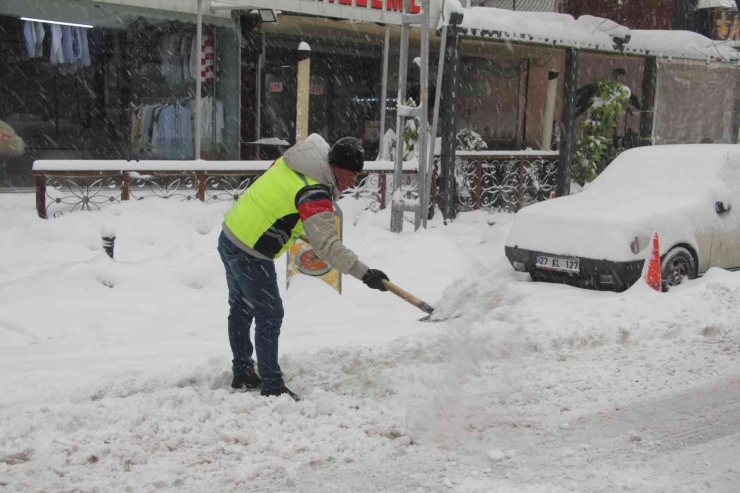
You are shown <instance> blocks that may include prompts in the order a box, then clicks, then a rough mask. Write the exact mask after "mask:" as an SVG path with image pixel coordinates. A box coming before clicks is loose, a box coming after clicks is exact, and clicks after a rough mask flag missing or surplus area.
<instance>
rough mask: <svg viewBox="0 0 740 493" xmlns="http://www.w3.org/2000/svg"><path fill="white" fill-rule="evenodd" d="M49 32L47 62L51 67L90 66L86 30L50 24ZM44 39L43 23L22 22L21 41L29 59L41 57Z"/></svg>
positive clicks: (90, 60)
mask: <svg viewBox="0 0 740 493" xmlns="http://www.w3.org/2000/svg"><path fill="white" fill-rule="evenodd" d="M49 30H50V32H51V47H50V52H49V62H50V63H51V64H52V65H62V64H65V65H74V66H76V67H89V66H90V65H92V59H91V57H90V46H89V43H88V39H87V36H88V29H87V28H84V27H72V26H61V25H59V24H51V25H50V26H49ZM45 37H46V30H45V28H44V23H42V22H34V21H23V40H24V43H25V47H26V55H27V56H28V58H29V59H31V58H41V57H43V54H44V53H43V51H44V38H45Z"/></svg>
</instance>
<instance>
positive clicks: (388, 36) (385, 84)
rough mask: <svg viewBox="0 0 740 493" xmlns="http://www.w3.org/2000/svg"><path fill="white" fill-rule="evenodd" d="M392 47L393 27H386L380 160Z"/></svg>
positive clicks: (383, 141) (381, 100)
mask: <svg viewBox="0 0 740 493" xmlns="http://www.w3.org/2000/svg"><path fill="white" fill-rule="evenodd" d="M390 45H391V26H389V25H388V24H386V25H385V44H384V45H383V89H382V90H381V91H380V139H379V140H378V158H377V160H378V161H380V157H381V156H382V155H383V145H384V144H385V105H386V100H387V99H388V51H389V50H390Z"/></svg>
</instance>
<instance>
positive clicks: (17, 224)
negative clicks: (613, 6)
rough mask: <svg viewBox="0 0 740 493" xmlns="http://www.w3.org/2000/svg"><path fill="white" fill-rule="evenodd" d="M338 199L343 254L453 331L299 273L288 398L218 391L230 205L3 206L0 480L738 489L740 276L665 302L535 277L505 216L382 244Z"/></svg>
mask: <svg viewBox="0 0 740 493" xmlns="http://www.w3.org/2000/svg"><path fill="white" fill-rule="evenodd" d="M343 206H344V209H345V219H346V231H345V242H346V243H347V244H348V245H349V246H350V247H351V248H353V249H355V250H356V251H357V252H358V253H359V254H360V256H361V258H362V259H363V260H364V261H365V262H366V263H367V264H369V265H370V266H372V267H377V268H380V269H383V270H384V271H385V272H386V273H388V274H389V276H390V277H391V280H393V281H394V282H396V283H397V284H399V285H400V286H402V287H404V288H405V289H407V290H409V291H411V292H412V293H414V294H416V295H417V296H419V297H420V298H422V299H424V300H426V301H428V302H430V303H435V304H436V306H437V310H438V312H439V313H441V314H443V315H445V316H450V317H451V318H450V319H449V320H448V321H447V322H441V323H436V324H430V323H421V322H418V321H417V318H419V317H420V316H421V315H423V314H422V313H421V312H418V311H417V310H416V309H415V308H413V307H410V306H409V305H406V304H405V303H404V302H402V301H401V300H399V299H398V298H396V297H394V296H393V295H391V294H389V293H379V292H374V291H371V290H369V289H367V288H366V287H365V286H363V285H362V284H361V283H359V282H356V281H354V280H353V279H349V278H346V279H345V292H344V294H343V295H342V296H341V297H340V296H339V295H337V294H336V293H334V292H332V291H331V289H330V288H329V287H327V286H325V285H323V284H321V283H320V282H319V281H317V280H315V279H309V278H305V277H303V278H300V279H298V280H297V281H296V282H295V283H294V284H292V285H291V288H290V290H289V291H287V292H285V293H284V301H285V306H286V319H285V322H284V325H283V333H282V337H281V363H282V366H283V371H284V372H285V374H286V378H287V384H288V386H289V387H291V388H292V389H294V390H296V391H298V392H299V393H301V394H302V395H303V396H304V397H305V400H303V401H302V402H299V403H295V402H293V401H292V400H290V399H289V398H287V397H281V398H269V399H267V398H262V397H260V396H258V395H256V394H254V393H232V392H230V390H229V383H230V371H229V370H230V351H229V346H228V341H227V337H226V314H227V295H226V284H225V278H224V277H225V276H224V273H223V270H222V269H223V268H222V266H221V263H220V260H219V258H218V256H217V253H216V249H215V247H216V240H217V236H218V233H219V228H220V222H221V218H222V215H223V213H224V212H225V208H226V207H227V205H224V204H222V205H204V204H201V203H181V202H171V201H170V202H168V201H161V200H158V199H147V200H145V201H142V202H131V203H128V204H125V205H122V206H114V207H112V208H109V209H107V210H105V211H103V212H99V213H74V214H71V215H68V216H65V217H62V218H59V219H53V220H48V221H43V220H40V219H38V218H37V217H36V215H35V211H34V197H33V195H31V194H5V195H0V253H1V255H0V491H31V492H36V491H39V492H41V491H44V492H46V491H48V492H52V491H54V492H57V491H70V492H71V491H79V492H93V491H97V492H124V491H125V492H138V491H168V490H173V491H191V492H205V491H217V492H231V491H274V492H294V491H295V492H321V493H324V492H331V491H337V492H418V493H421V492H442V491H451V492H466V493H468V492H469V493H477V492H481V493H483V492H486V493H489V492H490V493H520V492H522V493H525V492H526V493H545V492H553V493H554V492H584V493H586V492H588V493H593V492H612V491H614V492H616V491H619V492H622V491H637V492H666V493H668V492H670V493H675V492H736V491H737V490H738V484H740V460H738V457H740V366H739V363H740V358H739V355H738V353H739V352H740V274H732V273H728V272H724V271H719V270H712V271H710V272H709V273H708V274H707V275H706V276H705V277H704V278H702V279H700V280H696V281H692V282H689V283H687V284H685V285H683V286H680V287H679V288H677V289H674V290H672V291H671V292H670V293H668V294H658V293H655V292H652V291H649V290H648V289H647V288H645V287H644V286H643V285H642V284H640V285H638V286H635V287H633V288H632V289H631V290H629V291H627V292H626V293H622V294H615V293H601V292H593V291H584V290H579V289H576V288H571V287H566V286H559V285H545V284H536V283H532V282H529V281H528V278H527V277H526V276H522V275H521V274H517V273H515V272H514V271H513V270H512V269H511V268H510V266H509V264H508V262H507V261H506V259H505V257H504V255H503V244H504V241H505V239H506V235H507V232H508V230H509V228H510V225H511V221H512V219H513V217H512V216H507V215H489V214H486V213H483V212H476V213H468V214H463V215H462V216H461V217H460V218H459V219H458V220H457V221H456V222H455V223H454V224H451V225H449V226H443V225H442V224H440V223H439V222H437V221H434V222H432V224H431V227H430V229H429V230H427V231H422V232H419V233H412V232H411V229H412V227H411V225H407V227H406V230H407V231H406V232H405V233H404V234H402V235H394V234H392V233H390V232H389V231H388V227H387V226H388V223H389V217H388V213H387V212H383V213H379V214H373V213H372V212H370V211H366V212H361V211H360V209H359V208H358V207H357V203H356V202H349V201H343ZM103 228H114V229H115V230H116V232H117V235H118V239H117V242H116V261H111V260H110V259H109V258H108V257H107V256H106V255H105V254H104V253H103V252H102V247H101V240H100V232H101V230H102V229H103ZM281 260H282V259H281ZM278 266H279V272H280V273H281V275H283V274H284V272H285V264H284V262H283V261H280V262H278ZM283 287H284V286H283Z"/></svg>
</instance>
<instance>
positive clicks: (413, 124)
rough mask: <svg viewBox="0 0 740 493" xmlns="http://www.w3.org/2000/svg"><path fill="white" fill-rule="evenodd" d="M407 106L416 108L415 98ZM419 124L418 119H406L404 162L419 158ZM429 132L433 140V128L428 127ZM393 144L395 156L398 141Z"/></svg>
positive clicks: (392, 152) (392, 151)
mask: <svg viewBox="0 0 740 493" xmlns="http://www.w3.org/2000/svg"><path fill="white" fill-rule="evenodd" d="M406 106H410V107H412V108H416V106H417V104H416V101H414V100H413V98H409V100H408V101H407V102H406ZM419 124H420V123H419V119H418V118H411V119H406V125H405V126H404V129H403V160H404V161H411V160H412V159H414V158H418V157H419ZM427 132H428V133H429V138H430V139H431V137H432V128H431V127H428V128H427ZM394 137H395V135H394ZM391 142H392V143H391V154H393V155H394V156H395V154H396V139H395V138H394V139H393V140H392V141H391Z"/></svg>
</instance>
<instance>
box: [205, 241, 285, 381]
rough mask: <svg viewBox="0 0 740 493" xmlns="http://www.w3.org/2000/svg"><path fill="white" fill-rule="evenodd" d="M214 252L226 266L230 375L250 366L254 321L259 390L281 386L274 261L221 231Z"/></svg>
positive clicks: (279, 321)
mask: <svg viewBox="0 0 740 493" xmlns="http://www.w3.org/2000/svg"><path fill="white" fill-rule="evenodd" d="M218 253H219V255H221V260H222V261H223V263H224V267H225V268H226V283H227V285H228V287H229V309H230V310H229V342H230V343H231V352H232V354H233V355H234V360H233V362H232V364H233V366H232V369H233V371H234V376H235V377H238V376H241V375H244V374H245V373H247V372H248V371H250V370H251V369H252V368H253V365H254V360H253V359H252V353H253V351H254V348H253V347H252V342H251V340H250V338H249V329H250V327H251V326H252V320H253V319H254V320H255V327H254V341H255V346H256V348H257V368H258V370H259V374H260V378H261V379H262V390H266V391H271V390H278V389H281V388H282V387H283V385H284V383H283V372H282V371H280V365H279V364H278V337H280V326H281V325H282V324H283V314H284V312H283V300H282V299H281V298H280V291H279V290H278V284H277V273H276V272H275V262H273V261H272V260H263V259H259V258H257V257H255V256H253V255H250V254H248V253H247V252H245V251H244V250H241V249H240V248H239V247H237V246H236V245H234V244H233V243H232V242H231V240H229V239H228V238H227V237H226V235H224V234H223V233H221V236H220V237H219V239H218Z"/></svg>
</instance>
